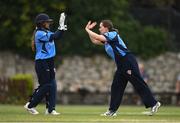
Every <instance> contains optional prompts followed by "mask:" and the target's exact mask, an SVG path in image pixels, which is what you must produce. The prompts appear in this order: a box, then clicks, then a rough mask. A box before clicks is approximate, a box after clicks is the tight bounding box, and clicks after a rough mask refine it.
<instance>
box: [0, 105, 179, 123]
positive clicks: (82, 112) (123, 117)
mask: <svg viewBox="0 0 180 123" xmlns="http://www.w3.org/2000/svg"><path fill="white" fill-rule="evenodd" d="M56 109H57V111H59V112H61V115H58V116H52V115H44V112H45V106H44V105H40V106H38V107H37V110H38V111H39V112H40V114H39V115H31V114H29V113H28V112H27V111H26V110H25V109H24V108H23V106H21V105H18V106H16V105H0V122H61V123H87V122H88V123H98V122H101V123H180V107H168V106H162V107H161V109H160V110H159V112H158V113H157V114H156V115H155V116H146V115H144V114H143V113H142V112H144V111H148V110H147V109H145V108H144V107H142V106H123V105H122V106H121V107H120V109H119V111H118V116H116V117H103V116H100V114H101V113H102V112H104V111H106V109H107V106H69V105H58V106H57V108H56Z"/></svg>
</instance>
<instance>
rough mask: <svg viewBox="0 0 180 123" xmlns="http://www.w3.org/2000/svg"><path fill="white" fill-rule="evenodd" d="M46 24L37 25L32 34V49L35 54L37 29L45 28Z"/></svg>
mask: <svg viewBox="0 0 180 123" xmlns="http://www.w3.org/2000/svg"><path fill="white" fill-rule="evenodd" d="M43 23H44V22H42V23H37V24H36V28H35V29H34V31H33V34H32V37H31V49H32V51H33V52H35V33H36V30H37V29H41V28H44V24H43Z"/></svg>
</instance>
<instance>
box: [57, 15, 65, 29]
mask: <svg viewBox="0 0 180 123" xmlns="http://www.w3.org/2000/svg"><path fill="white" fill-rule="evenodd" d="M65 20H66V15H65V13H64V12H63V13H61V14H60V18H59V27H58V29H59V30H64V31H65V30H67V25H65Z"/></svg>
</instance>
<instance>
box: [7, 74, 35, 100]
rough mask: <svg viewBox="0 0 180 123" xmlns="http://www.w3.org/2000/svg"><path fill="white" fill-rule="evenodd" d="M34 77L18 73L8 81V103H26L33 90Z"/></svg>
mask: <svg viewBox="0 0 180 123" xmlns="http://www.w3.org/2000/svg"><path fill="white" fill-rule="evenodd" d="M33 85H34V84H33V77H32V75H30V74H17V75H15V76H13V77H12V78H11V81H9V82H8V95H7V97H8V98H7V102H8V103H24V102H25V101H26V100H27V99H28V97H29V95H30V94H32V91H33Z"/></svg>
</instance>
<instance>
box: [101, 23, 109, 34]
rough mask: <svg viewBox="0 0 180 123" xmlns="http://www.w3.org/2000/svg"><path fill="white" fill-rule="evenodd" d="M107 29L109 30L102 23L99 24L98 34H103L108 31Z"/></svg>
mask: <svg viewBox="0 0 180 123" xmlns="http://www.w3.org/2000/svg"><path fill="white" fill-rule="evenodd" d="M108 31H109V30H108V28H107V27H104V26H103V23H100V24H99V32H100V34H104V33H106V32H108Z"/></svg>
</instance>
